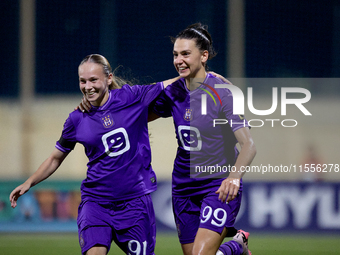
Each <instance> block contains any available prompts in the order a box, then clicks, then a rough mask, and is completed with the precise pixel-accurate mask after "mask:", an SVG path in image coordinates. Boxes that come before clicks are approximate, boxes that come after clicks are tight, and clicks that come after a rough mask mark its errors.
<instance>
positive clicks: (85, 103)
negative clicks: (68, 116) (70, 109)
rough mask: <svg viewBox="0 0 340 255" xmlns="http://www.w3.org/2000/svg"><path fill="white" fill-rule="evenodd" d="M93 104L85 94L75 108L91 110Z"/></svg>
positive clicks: (84, 110)
mask: <svg viewBox="0 0 340 255" xmlns="http://www.w3.org/2000/svg"><path fill="white" fill-rule="evenodd" d="M91 107H92V106H91V104H90V102H89V101H88V100H87V99H86V97H85V96H83V98H82V99H81V102H80V104H79V105H78V106H77V107H76V108H74V110H78V109H79V110H81V111H82V112H90V110H91Z"/></svg>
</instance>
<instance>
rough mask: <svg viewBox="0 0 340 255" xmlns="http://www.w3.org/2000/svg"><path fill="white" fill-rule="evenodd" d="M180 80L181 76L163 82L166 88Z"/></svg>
mask: <svg viewBox="0 0 340 255" xmlns="http://www.w3.org/2000/svg"><path fill="white" fill-rule="evenodd" d="M180 78H181V77H180V76H177V77H176V78H172V79H169V80H165V81H163V85H164V88H166V87H167V86H168V85H170V84H172V83H174V82H175V81H178V80H179V79H180Z"/></svg>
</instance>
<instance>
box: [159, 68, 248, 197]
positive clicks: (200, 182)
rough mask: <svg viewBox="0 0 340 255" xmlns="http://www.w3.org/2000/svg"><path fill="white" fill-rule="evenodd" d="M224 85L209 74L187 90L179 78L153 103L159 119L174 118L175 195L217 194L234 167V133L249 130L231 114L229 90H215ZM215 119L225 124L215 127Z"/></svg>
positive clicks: (236, 154) (244, 123) (244, 121)
mask: <svg viewBox="0 0 340 255" xmlns="http://www.w3.org/2000/svg"><path fill="white" fill-rule="evenodd" d="M223 83H224V82H223V81H222V80H220V79H218V78H216V77H214V76H213V75H211V74H208V75H207V77H206V79H205V80H204V82H203V83H202V84H201V85H200V86H199V87H198V88H197V89H195V90H193V91H190V90H188V88H187V87H186V84H185V80H184V79H183V78H182V79H180V80H178V81H177V82H175V83H173V84H172V85H170V86H168V87H167V88H166V89H165V90H164V92H162V93H161V96H160V97H159V99H158V100H157V102H156V103H155V106H154V112H155V113H156V114H158V115H159V116H162V117H169V116H173V120H174V125H175V129H176V137H177V142H178V149H177V155H176V159H175V162H174V170H173V175H172V185H173V189H172V190H173V195H174V196H191V195H199V194H203V193H206V192H209V191H212V190H213V191H216V190H217V189H216V186H219V185H220V184H221V182H222V180H223V178H226V177H227V176H228V174H229V170H230V169H231V168H230V167H232V166H233V165H234V164H235V161H236V158H237V156H238V150H237V148H236V143H237V140H236V138H235V135H234V132H235V131H236V130H238V129H239V128H242V127H248V123H247V121H246V120H245V119H244V118H243V116H240V115H234V114H233V97H232V94H231V92H230V90H228V89H225V88H215V84H223ZM202 98H206V109H207V110H206V112H205V114H204V112H202V108H203V106H204V104H203V100H202ZM202 105H203V106H202ZM216 119H219V120H220V121H218V123H224V124H223V125H222V124H216V123H215V124H216V125H214V120H216ZM227 122H228V124H226V123H227ZM211 171H215V172H211Z"/></svg>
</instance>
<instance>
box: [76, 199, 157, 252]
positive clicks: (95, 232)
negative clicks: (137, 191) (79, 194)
mask: <svg viewBox="0 0 340 255" xmlns="http://www.w3.org/2000/svg"><path fill="white" fill-rule="evenodd" d="M77 223H78V235H79V244H80V247H81V251H82V253H83V254H85V253H86V251H87V250H89V249H90V248H91V247H93V246H95V245H103V246H106V247H107V249H108V251H109V250H110V247H111V242H112V241H114V242H115V243H116V244H117V245H118V246H119V247H120V248H121V249H122V250H123V251H124V252H125V253H126V254H128V253H131V254H135V253H136V252H137V251H140V252H141V253H140V254H148V255H149V254H150V255H152V254H154V249H155V244H156V224H155V212H154V209H153V205H152V201H151V196H150V194H148V195H144V196H141V197H138V198H135V199H131V200H125V201H119V202H93V201H85V202H81V203H80V205H79V209H78V220H77ZM144 251H145V253H143V252H144Z"/></svg>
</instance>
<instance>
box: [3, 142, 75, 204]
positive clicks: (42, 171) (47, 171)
mask: <svg viewBox="0 0 340 255" xmlns="http://www.w3.org/2000/svg"><path fill="white" fill-rule="evenodd" d="M67 155H68V153H65V152H62V151H60V150H58V149H56V148H55V149H54V150H53V152H52V153H51V155H50V156H49V157H48V158H47V159H46V160H45V161H44V162H43V163H42V164H41V165H40V166H39V168H38V169H37V171H36V172H35V173H34V174H33V175H32V176H31V177H29V178H28V179H27V180H26V181H25V182H24V183H23V184H21V185H19V186H18V187H16V188H15V189H14V190H13V191H12V192H11V194H10V195H9V201H10V202H11V206H12V207H13V208H15V207H16V206H17V200H18V198H19V197H20V196H22V195H23V194H25V193H26V192H27V191H29V189H30V188H31V187H33V186H34V185H36V184H38V183H39V182H41V181H43V180H45V179H46V178H48V177H49V176H50V175H51V174H53V173H54V172H55V171H56V170H57V168H58V167H59V166H60V165H61V163H62V162H63V161H64V159H65V158H66V156H67Z"/></svg>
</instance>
